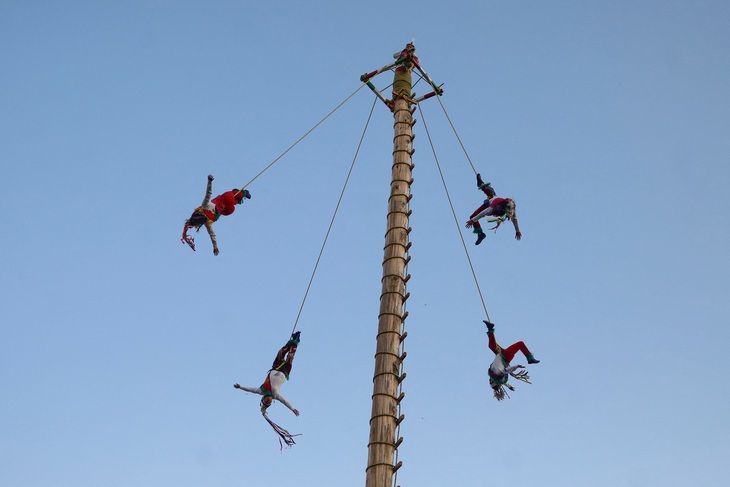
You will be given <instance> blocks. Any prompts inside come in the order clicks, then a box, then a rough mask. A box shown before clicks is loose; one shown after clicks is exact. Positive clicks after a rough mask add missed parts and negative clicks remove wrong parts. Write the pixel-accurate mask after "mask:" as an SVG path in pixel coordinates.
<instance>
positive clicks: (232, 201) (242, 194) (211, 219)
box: [180, 174, 251, 255]
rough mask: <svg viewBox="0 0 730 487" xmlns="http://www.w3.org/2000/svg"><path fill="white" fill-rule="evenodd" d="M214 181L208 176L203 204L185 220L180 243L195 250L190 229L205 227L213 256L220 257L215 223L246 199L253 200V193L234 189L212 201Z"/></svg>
mask: <svg viewBox="0 0 730 487" xmlns="http://www.w3.org/2000/svg"><path fill="white" fill-rule="evenodd" d="M213 179H214V178H213V176H212V175H211V174H208V186H207V187H206V190H205V198H203V203H202V204H201V205H200V206H199V207H197V208H195V210H194V211H193V214H192V215H191V216H190V218H188V219H187V220H185V228H183V233H182V239H180V241H181V242H182V243H186V244H188V245H189V246H190V248H191V249H193V250H195V239H194V238H193V237H189V236H188V229H189V228H195V229H196V231H199V230H200V227H202V226H203V225H205V229H206V230H208V235H210V241H211V242H213V254H214V255H218V239H217V237H216V235H215V232H214V231H213V223H215V222H216V221H217V220H218V218H220V217H221V215H223V216H228V215H230V214H232V213H233V212H234V211H236V205H240V204H241V203H243V200H244V199H251V193H249V192H248V190H247V189H236V188H234V189H232V190H231V191H226V192H225V193H223V194H221V195H218V196H216V197H215V198H213V199H212V200H211V199H210V197H211V195H212V194H213Z"/></svg>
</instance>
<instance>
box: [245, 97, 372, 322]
mask: <svg viewBox="0 0 730 487" xmlns="http://www.w3.org/2000/svg"><path fill="white" fill-rule="evenodd" d="M363 86H365V85H363ZM355 93H357V91H356V92H355ZM355 93H353V95H354V94H355ZM350 97H352V95H350ZM345 101H347V100H345ZM377 101H378V99H377V98H375V100H373V106H372V107H371V108H370V115H368V120H367V122H365V128H364V129H363V131H362V135H361V136H360V142H359V143H358V144H357V150H356V151H355V156H354V157H353V158H352V164H350V170H349V172H348V173H347V178H345V184H344V185H343V187H342V191H341V192H340V198H339V199H338V200H337V205H336V206H335V211H334V213H333V215H332V219H331V220H330V225H329V228H327V234H326V235H325V237H324V242H322V248H321V249H320V250H319V255H318V256H317V261H316V263H315V264H314V270H312V276H311V277H310V278H309V284H307V290H306V291H305V292H304V298H303V299H302V304H301V306H300V307H299V312H298V313H297V318H296V320H294V328H292V331H291V332H292V335H293V334H294V332H295V331H296V329H297V323H299V317H300V316H301V314H302V309H304V303H305V302H306V301H307V295H309V289H310V288H311V287H312V281H314V275H315V274H316V273H317V268H318V267H319V261H320V260H321V259H322V253H323V252H324V247H325V245H327V239H328V238H329V236H330V232H331V231H332V225H333V224H334V223H335V218H336V217H337V211H338V210H339V209H340V203H342V197H343V196H344V194H345V189H347V183H348V182H349V181H350V175H351V174H352V170H353V168H354V167H355V161H357V156H358V154H359V153H360V147H362V141H363V139H364V138H365V133H366V132H367V129H368V125H370V119H371V118H372V116H373V111H374V110H375V103H376V102H377ZM343 103H344V102H343ZM340 106H342V105H340ZM338 108H339V107H338ZM333 111H334V110H333ZM325 118H326V117H325ZM320 123H321V122H320ZM312 130H314V129H312ZM310 132H311V130H310ZM300 140H301V139H300ZM292 147H293V146H292ZM257 177H258V176H257Z"/></svg>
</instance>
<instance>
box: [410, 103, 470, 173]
mask: <svg viewBox="0 0 730 487" xmlns="http://www.w3.org/2000/svg"><path fill="white" fill-rule="evenodd" d="M436 99H438V101H439V105H441V109H442V110H443V111H444V115H446V120H448V121H449V125H451V130H453V131H454V135H456V140H458V141H459V145H461V150H463V151H464V155H465V156H466V160H467V161H469V165H470V166H471V169H472V171H474V174H477V170H476V168H475V167H474V163H472V162H471V158H470V157H469V154H468V153H467V152H466V148H465V147H464V143H463V142H462V141H461V137H459V134H458V133H457V132H456V128H455V127H454V124H453V123H452V122H451V118H450V117H449V114H448V113H446V107H444V103H443V102H442V101H441V97H440V96H437V97H436ZM418 111H419V112H420V111H421V107H420V106H419V107H418ZM421 114H423V112H421Z"/></svg>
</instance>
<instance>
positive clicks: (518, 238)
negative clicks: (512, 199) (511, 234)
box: [512, 211, 522, 240]
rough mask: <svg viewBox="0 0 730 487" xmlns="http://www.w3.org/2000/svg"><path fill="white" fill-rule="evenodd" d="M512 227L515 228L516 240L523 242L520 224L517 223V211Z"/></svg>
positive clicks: (513, 216) (513, 217)
mask: <svg viewBox="0 0 730 487" xmlns="http://www.w3.org/2000/svg"><path fill="white" fill-rule="evenodd" d="M512 225H514V227H515V238H516V239H517V240H522V232H520V224H519V223H518V222H517V211H515V214H514V215H512Z"/></svg>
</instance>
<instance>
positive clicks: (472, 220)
mask: <svg viewBox="0 0 730 487" xmlns="http://www.w3.org/2000/svg"><path fill="white" fill-rule="evenodd" d="M477 187H478V188H479V189H480V190H482V191H483V192H484V194H485V195H487V199H486V200H484V203H483V204H482V206H480V207H479V208H477V209H476V210H475V211H474V213H472V214H471V216H470V217H469V220H468V221H467V222H466V228H472V227H473V228H474V233H476V234H477V241H476V245H479V244H480V243H482V240H484V238H485V237H486V236H487V235H486V234H485V233H484V230H483V229H482V226H481V224H480V223H479V220H480V219H481V218H483V217H485V216H492V217H495V219H494V220H491V221H496V222H497V225H496V226H495V227H494V228H495V229H496V228H498V227H499V226H500V225H501V224H502V222H504V221H505V220H510V221H512V225H514V227H515V238H516V239H517V240H521V239H522V232H520V225H519V223H518V222H517V206H516V205H515V202H514V200H512V199H511V198H499V197H497V193H496V191H494V188H492V185H491V183H485V182H484V181H483V180H482V176H481V174H477ZM490 230H491V229H490Z"/></svg>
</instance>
